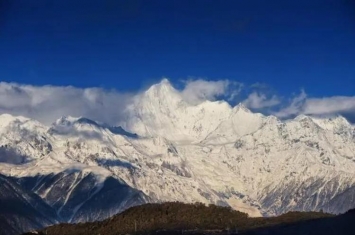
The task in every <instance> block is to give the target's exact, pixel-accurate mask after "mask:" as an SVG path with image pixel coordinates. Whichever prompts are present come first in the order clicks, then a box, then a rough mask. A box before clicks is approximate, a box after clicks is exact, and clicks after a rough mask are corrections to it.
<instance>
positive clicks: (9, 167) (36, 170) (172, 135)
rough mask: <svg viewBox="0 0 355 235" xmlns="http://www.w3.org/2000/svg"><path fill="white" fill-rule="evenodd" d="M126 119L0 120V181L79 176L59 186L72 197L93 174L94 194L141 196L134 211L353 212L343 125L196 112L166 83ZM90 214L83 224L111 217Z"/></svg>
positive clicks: (219, 107)
mask: <svg viewBox="0 0 355 235" xmlns="http://www.w3.org/2000/svg"><path fill="white" fill-rule="evenodd" d="M125 113H126V115H127V117H126V118H127V119H126V122H125V123H122V125H119V126H120V127H112V126H110V125H107V124H104V123H100V122H97V121H93V120H90V119H88V118H85V117H79V118H74V117H62V118H59V119H58V120H57V121H54V122H53V124H52V125H49V126H47V125H44V124H41V123H40V122H38V121H35V120H32V119H29V118H25V117H14V116H11V115H0V148H1V149H0V150H1V151H0V155H2V156H0V174H3V175H5V176H7V177H14V178H18V179H21V178H25V177H38V175H42V176H43V177H46V176H48V177H47V178H46V179H47V180H48V181H46V184H49V185H55V182H52V181H51V180H50V179H51V177H49V176H50V175H52V174H54V175H57V174H64V176H65V175H67V174H68V173H75V174H76V175H74V176H71V177H72V178H70V180H64V179H63V187H64V188H63V189H62V190H63V192H66V193H65V194H66V197H67V198H70V191H68V190H65V188H66V187H68V188H70V187H73V182H74V183H75V182H76V181H75V179H76V177H79V178H80V177H81V176H79V174H92V175H93V179H92V180H90V181H89V185H90V186H88V187H89V188H91V189H95V188H98V187H99V186H100V185H101V184H102V182H105V180H106V179H108V178H110V177H111V178H113V179H115V180H117V181H118V182H120V183H121V184H124V185H127V187H129V188H131V189H134V190H138V191H139V192H141V194H142V196H141V199H142V200H137V203H144V202H146V201H151V202H164V201H182V202H188V203H194V202H202V203H206V204H210V203H213V204H217V205H224V206H230V207H232V208H234V209H237V210H240V211H242V212H245V213H248V214H249V215H251V216H262V215H264V216H270V215H279V214H283V213H286V212H288V211H292V210H299V211H320V210H324V211H325V212H329V213H342V212H345V211H347V210H349V209H350V208H353V207H355V196H354V195H355V193H354V192H355V177H354V176H355V128H354V127H353V126H352V125H351V124H350V123H349V122H348V121H347V120H346V119H344V118H342V117H333V118H317V117H310V116H305V115H304V116H299V117H296V118H295V119H291V120H286V121H284V120H280V119H278V118H277V117H275V116H265V115H262V114H259V113H253V112H252V111H250V110H249V109H247V108H246V107H245V106H244V105H243V104H240V105H237V106H235V107H231V106H230V105H229V104H228V103H226V102H219V101H206V102H202V103H199V104H190V103H188V102H187V101H185V100H184V98H183V96H182V94H180V93H179V91H177V90H176V89H174V88H173V87H172V86H171V84H170V83H169V82H168V81H163V82H162V83H161V84H158V85H156V86H153V87H151V88H150V89H148V91H146V92H145V93H142V94H140V95H138V96H137V97H135V99H134V103H132V104H131V105H130V106H128V107H127V110H125ZM80 172H81V173H80ZM59 178H60V179H62V178H63V177H59ZM64 178H65V177H64ZM39 179H40V178H38V180H39ZM39 184H40V183H39ZM49 188H50V187H49ZM49 188H48V190H50V189H49ZM78 194H79V195H87V193H85V190H84V191H78ZM41 195H42V194H41ZM41 195H39V196H41ZM42 197H43V198H45V196H44V194H43V195H42ZM108 200H109V199H108ZM63 202H65V200H64V201H63ZM122 203H123V202H122ZM64 204H65V203H64ZM74 204H75V203H74ZM74 204H73V206H74V207H76V206H78V205H79V204H75V205H74ZM134 204H135V202H132V205H134ZM119 209H120V208H119V206H118V207H117V212H119ZM87 211H88V212H87V213H88V214H87V215H83V216H84V217H87V218H94V217H95V218H100V219H104V218H106V217H108V216H109V215H111V214H110V212H109V210H108V211H106V212H105V211H102V212H100V215H99V216H96V215H93V214H90V213H96V212H93V210H91V209H90V208H88V210H87ZM90 211H92V212H90ZM74 212H75V211H74ZM74 216H75V215H74ZM83 221H85V220H83Z"/></svg>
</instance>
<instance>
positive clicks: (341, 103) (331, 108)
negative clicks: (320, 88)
mask: <svg viewBox="0 0 355 235" xmlns="http://www.w3.org/2000/svg"><path fill="white" fill-rule="evenodd" d="M274 114H275V115H276V116H278V117H280V118H290V117H293V116H296V115H299V114H306V115H316V116H334V115H344V116H345V117H349V118H350V119H352V117H353V116H355V96H331V97H323V98H315V97H308V96H307V94H306V92H305V91H304V90H302V91H301V93H300V94H299V95H297V96H295V97H294V98H293V99H291V101H290V103H289V104H288V105H287V106H286V107H284V108H283V109H281V110H279V111H277V112H275V113H274Z"/></svg>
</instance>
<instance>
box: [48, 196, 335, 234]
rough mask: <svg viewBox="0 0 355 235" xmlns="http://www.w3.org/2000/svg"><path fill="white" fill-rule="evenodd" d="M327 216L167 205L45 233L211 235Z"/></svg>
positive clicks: (128, 211) (192, 205)
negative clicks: (263, 214) (251, 213)
mask: <svg viewBox="0 0 355 235" xmlns="http://www.w3.org/2000/svg"><path fill="white" fill-rule="evenodd" d="M328 216H330V215H327V214H324V213H317V212H307V213H305V212H290V213H287V214H284V215H282V216H278V217H270V218H250V217H248V215H247V214H245V213H242V212H239V211H235V210H233V209H231V208H229V207H220V206H216V205H209V206H206V205H204V204H202V203H195V204H184V203H180V202H167V203H162V204H145V205H141V206H137V207H132V208H130V209H128V210H126V211H124V212H122V213H120V214H118V215H115V216H113V217H112V218H109V219H107V220H104V221H99V222H92V223H81V224H59V225H54V226H51V227H49V228H47V229H44V230H43V231H42V232H43V233H44V234H48V235H57V234H58V235H59V234H64V235H65V234H67V235H74V234H75V235H79V234H83V235H84V234H100V235H114V234H115V235H116V234H172V233H173V232H174V231H175V232H178V233H177V234H181V233H183V232H184V233H185V234H188V233H191V234H192V233H195V232H196V231H210V232H211V233H212V232H218V231H223V230H227V229H230V230H235V229H238V230H239V231H243V230H248V229H253V228H258V227H264V226H272V225H276V224H286V223H293V222H297V221H301V220H309V219H315V218H321V217H328ZM164 231H165V232H164ZM166 231H170V232H166Z"/></svg>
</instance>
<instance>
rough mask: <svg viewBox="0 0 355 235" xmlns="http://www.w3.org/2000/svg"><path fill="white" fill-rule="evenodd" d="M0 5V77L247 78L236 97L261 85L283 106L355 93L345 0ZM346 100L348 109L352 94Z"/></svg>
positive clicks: (353, 9)
mask: <svg viewBox="0 0 355 235" xmlns="http://www.w3.org/2000/svg"><path fill="white" fill-rule="evenodd" d="M0 7H1V8H0V35H1V36H0V52H1V56H0V77H1V81H4V82H15V83H18V84H31V85H34V86H43V85H48V84H49V85H53V86H67V85H72V86H75V87H79V88H87V87H100V88H103V89H116V90H118V91H120V92H134V91H138V90H140V89H142V88H144V87H147V86H148V85H150V84H153V83H154V82H157V81H159V80H160V79H161V78H162V77H168V78H169V79H170V81H171V82H172V83H173V84H175V86H177V87H179V86H184V85H183V83H181V80H186V79H190V80H191V78H193V79H199V78H202V79H204V80H209V81H218V80H226V79H227V80H228V81H230V82H231V83H233V82H238V83H242V84H244V87H243V90H242V91H241V93H240V97H239V99H244V98H247V97H248V96H249V95H250V94H251V93H252V92H253V91H254V89H255V87H256V86H252V85H253V84H255V83H258V84H263V92H265V97H267V99H272V98H273V97H274V96H275V97H278V98H279V99H280V100H282V102H281V104H283V107H281V108H287V107H286V106H287V105H289V106H290V105H292V101H293V99H295V98H296V97H297V96H301V95H302V93H301V89H304V91H305V93H306V94H307V97H313V98H318V99H320V98H331V97H340V96H341V97H349V98H351V97H353V96H354V95H355V4H354V3H352V1H350V0H312V1H309V0H308V1H304V0H300V1H285V0H283V1H262V0H259V1H254V0H251V1H235V0H233V1H229V0H224V1H210V0H200V1H187V0H180V1H174V0H171V1H163V0H161V1H155V0H152V1H139V0H125V1H121V0H112V1H92V0H88V1H76V0H74V1H73V0H71V1H67V0H62V1H44V0H36V1H24V0H22V1H19V0H12V1H1V5H0ZM251 86H252V87H251ZM260 87H261V86H259V88H260ZM258 92H259V93H258V94H259V97H261V96H262V95H263V94H264V93H263V94H261V93H260V91H258ZM242 96H244V98H241V97H242ZM239 101H240V100H238V102H239ZM338 101H339V99H338ZM347 102H350V103H349V104H347V105H345V106H346V107H350V108H349V110H345V111H346V113H352V112H353V110H352V109H353V107H355V104H353V103H352V102H354V101H353V100H352V99H351V100H350V101H349V100H347ZM353 105H354V106H353ZM345 106H344V107H345ZM354 109H355V108H354ZM343 111H344V110H343ZM343 111H342V112H343ZM354 112H355V111H354ZM295 114H296V113H295ZM354 116H355V115H354Z"/></svg>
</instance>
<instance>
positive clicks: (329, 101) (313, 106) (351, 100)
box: [303, 96, 355, 115]
mask: <svg viewBox="0 0 355 235" xmlns="http://www.w3.org/2000/svg"><path fill="white" fill-rule="evenodd" d="M347 112H355V96H332V97H325V98H311V99H307V100H306V102H305V104H304V107H303V113H304V114H313V115H327V114H339V113H347Z"/></svg>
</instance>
